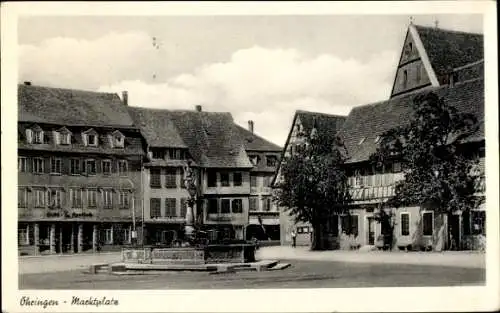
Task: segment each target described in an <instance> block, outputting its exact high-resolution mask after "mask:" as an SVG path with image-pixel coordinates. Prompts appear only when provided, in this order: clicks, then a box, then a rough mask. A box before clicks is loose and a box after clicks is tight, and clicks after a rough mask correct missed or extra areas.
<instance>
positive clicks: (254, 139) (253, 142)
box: [234, 124, 281, 152]
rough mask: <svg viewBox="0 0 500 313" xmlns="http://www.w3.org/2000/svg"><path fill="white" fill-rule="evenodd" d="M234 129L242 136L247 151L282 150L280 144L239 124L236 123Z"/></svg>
mask: <svg viewBox="0 0 500 313" xmlns="http://www.w3.org/2000/svg"><path fill="white" fill-rule="evenodd" d="M234 130H235V132H236V133H237V134H238V135H239V136H240V138H241V140H242V142H243V145H244V146H245V150H247V151H262V152H281V147H280V146H278V145H275V144H274V143H272V142H269V141H267V140H266V139H264V138H262V137H260V136H259V135H257V134H255V133H252V132H251V131H249V130H247V129H245V128H243V127H241V126H239V125H236V124H234Z"/></svg>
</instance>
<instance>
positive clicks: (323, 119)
mask: <svg viewBox="0 0 500 313" xmlns="http://www.w3.org/2000/svg"><path fill="white" fill-rule="evenodd" d="M295 114H296V115H297V116H298V118H299V119H300V122H301V123H302V127H303V128H304V131H305V132H306V133H309V132H310V131H311V130H312V129H313V128H314V127H317V128H321V129H323V130H326V131H328V132H329V133H332V134H334V133H336V132H337V131H338V130H339V129H340V128H341V127H342V123H344V121H345V118H346V117H345V116H343V115H334V114H326V113H318V112H308V111H303V110H297V112H296V113H295Z"/></svg>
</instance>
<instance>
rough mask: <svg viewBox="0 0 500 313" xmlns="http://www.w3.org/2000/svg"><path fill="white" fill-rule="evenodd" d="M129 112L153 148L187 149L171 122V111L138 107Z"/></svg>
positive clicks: (130, 108)
mask: <svg viewBox="0 0 500 313" xmlns="http://www.w3.org/2000/svg"><path fill="white" fill-rule="evenodd" d="M128 110H129V113H130V115H131V116H132V119H133V121H134V123H135V125H136V126H138V127H139V128H140V130H141V133H142V135H143V136H144V138H145V139H146V141H147V143H148V145H150V146H151V147H171V148H187V145H186V144H185V143H184V141H183V140H182V138H181V136H180V135H179V133H178V132H177V128H176V127H175V124H174V122H173V121H172V120H171V117H170V115H171V114H170V113H171V112H170V111H167V110H160V109H150V108H138V107H129V108H128Z"/></svg>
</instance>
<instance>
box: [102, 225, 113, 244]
mask: <svg viewBox="0 0 500 313" xmlns="http://www.w3.org/2000/svg"><path fill="white" fill-rule="evenodd" d="M104 243H106V244H113V229H112V228H108V229H105V230H104Z"/></svg>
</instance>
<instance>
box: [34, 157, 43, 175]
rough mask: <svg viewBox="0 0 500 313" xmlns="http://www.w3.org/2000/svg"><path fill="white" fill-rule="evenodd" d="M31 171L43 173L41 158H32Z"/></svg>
mask: <svg viewBox="0 0 500 313" xmlns="http://www.w3.org/2000/svg"><path fill="white" fill-rule="evenodd" d="M33 173H35V174H42V173H43V158H34V159H33Z"/></svg>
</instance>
